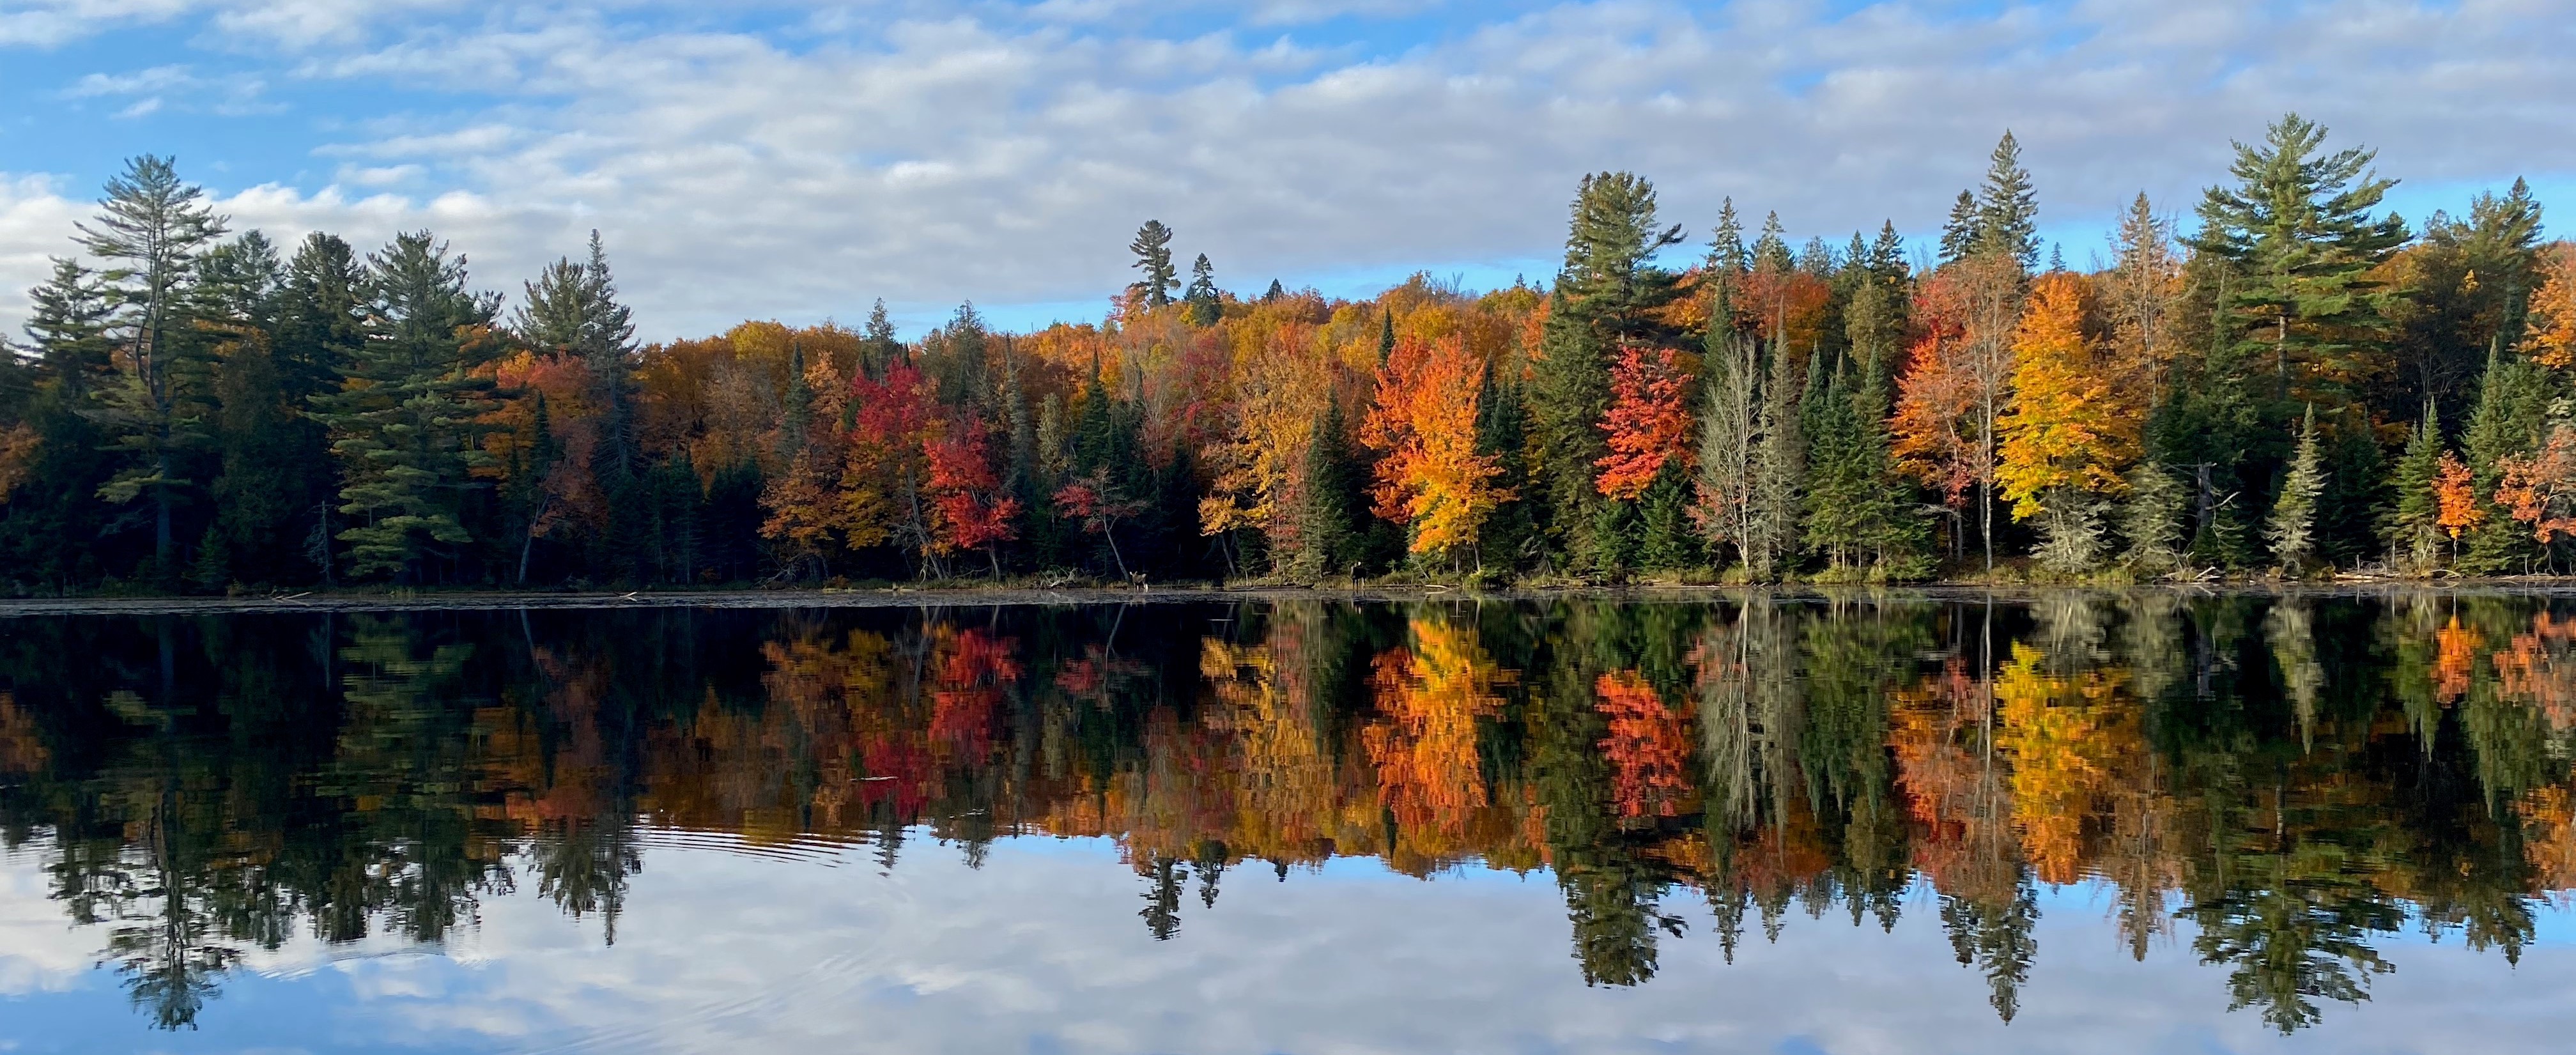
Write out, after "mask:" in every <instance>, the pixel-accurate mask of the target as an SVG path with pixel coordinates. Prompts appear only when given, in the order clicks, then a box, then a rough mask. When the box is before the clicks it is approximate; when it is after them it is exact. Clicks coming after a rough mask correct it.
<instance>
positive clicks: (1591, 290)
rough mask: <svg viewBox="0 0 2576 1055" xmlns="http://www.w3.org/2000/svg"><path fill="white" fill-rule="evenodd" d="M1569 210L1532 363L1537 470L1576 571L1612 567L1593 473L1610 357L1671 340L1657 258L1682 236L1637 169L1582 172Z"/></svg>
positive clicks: (1602, 449) (1667, 290)
mask: <svg viewBox="0 0 2576 1055" xmlns="http://www.w3.org/2000/svg"><path fill="white" fill-rule="evenodd" d="M1570 212H1571V216H1570V219H1569V221H1568V223H1567V227H1566V238H1565V264H1564V267H1563V268H1562V269H1560V270H1559V271H1558V272H1557V281H1556V287H1555V289H1554V290H1552V291H1551V293H1550V295H1549V299H1548V308H1547V316H1546V322H1545V323H1544V324H1543V325H1542V327H1541V331H1540V338H1539V356H1538V361H1537V363H1535V364H1534V365H1533V368H1532V373H1533V374H1534V375H1535V377H1534V381H1535V384H1534V385H1533V386H1532V389H1531V393H1530V395H1531V401H1530V402H1531V411H1532V414H1531V417H1532V419H1533V424H1534V425H1536V426H1537V428H1536V432H1537V438H1538V452H1539V453H1538V458H1537V465H1536V466H1535V467H1536V468H1537V469H1538V470H1540V471H1541V472H1544V473H1546V474H1547V481H1546V482H1547V488H1546V492H1547V493H1546V497H1547V505H1548V509H1549V517H1550V522H1549V525H1548V526H1549V530H1550V532H1551V533H1552V534H1554V535H1555V536H1557V537H1558V538H1559V539H1560V540H1561V541H1562V544H1563V547H1564V551H1565V552H1566V554H1567V556H1568V557H1570V558H1571V560H1572V562H1573V563H1574V564H1575V565H1576V566H1577V567H1583V568H1593V569H1596V570H1606V569H1603V568H1602V565H1604V563H1605V560H1604V558H1605V556H1607V552H1608V543H1609V540H1607V539H1605V538H1603V537H1602V536H1601V533H1600V531H1599V529H1598V523H1599V521H1600V514H1601V497H1600V492H1599V490H1598V488H1597V487H1596V485H1595V483H1594V480H1593V472H1594V466H1595V465H1596V464H1597V463H1598V462H1599V460H1600V459H1601V458H1602V457H1604V456H1606V455H1607V454H1608V448H1607V446H1606V444H1605V443H1604V442H1603V440H1604V437H1603V435H1602V433H1601V430H1600V428H1599V424H1600V422H1601V420H1602V415H1603V414H1605V413H1607V412H1608V410H1609V408H1610V401H1611V398H1612V393H1611V390H1610V357H1611V355H1612V352H1613V350H1614V349H1616V348H1618V347H1620V346H1621V345H1622V344H1623V343H1636V344H1644V345H1661V344H1664V343H1665V339H1666V338H1667V337H1668V336H1669V334H1668V333H1667V332H1666V331H1667V327H1666V324H1665V323H1664V321H1663V320H1662V318H1661V313H1660V311H1659V309H1661V308H1662V307H1663V306H1664V305H1665V304H1667V303H1669V302H1670V301H1671V299H1672V297H1673V296H1674V286H1673V278H1672V276H1671V275H1670V274H1668V273H1666V272H1664V271H1663V270H1662V269H1660V268H1658V267H1656V266H1655V265H1654V254H1655V253H1656V252H1657V251H1659V250H1661V249H1663V248H1664V247H1665V246H1669V245H1673V244H1676V243H1678V242H1679V241H1681V237H1682V236H1681V228H1680V227H1679V226H1678V225H1676V226H1673V227H1670V228H1662V227H1660V226H1659V224H1658V221H1657V220H1656V218H1655V212H1656V200H1655V188H1654V184H1652V183H1650V182H1648V181H1646V180H1644V179H1642V178H1639V177H1638V176H1636V175H1634V174H1631V173H1626V172H1601V173H1595V174H1592V175H1588V176H1585V177H1583V180H1582V182H1581V184H1580V185H1579V186H1578V187H1577V188H1576V191H1575V197H1574V203H1573V206H1572V208H1571V210H1570Z"/></svg>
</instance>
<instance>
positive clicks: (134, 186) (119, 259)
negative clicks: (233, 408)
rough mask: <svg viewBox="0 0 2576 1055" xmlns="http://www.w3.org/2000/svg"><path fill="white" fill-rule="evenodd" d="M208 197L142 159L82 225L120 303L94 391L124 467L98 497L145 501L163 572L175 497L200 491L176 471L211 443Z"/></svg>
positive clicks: (218, 223) (85, 242) (158, 162)
mask: <svg viewBox="0 0 2576 1055" xmlns="http://www.w3.org/2000/svg"><path fill="white" fill-rule="evenodd" d="M205 196H206V195H205V191H204V190H202V189H200V188H198V187H196V186H193V185H190V184H187V183H182V182H180V180H179V172H178V169H177V168H175V167H174V166H172V164H171V163H170V160H169V159H167V158H161V157H155V156H152V155H150V154H146V155H143V156H141V157H136V158H132V159H129V160H128V161H127V162H126V165H125V171H124V172H122V173H120V174H118V175H117V176H115V177H113V178H111V179H109V180H108V181H107V196H106V197H104V198H102V199H100V200H99V213H98V216H97V217H96V218H95V219H94V220H92V221H90V222H88V223H83V224H81V225H79V230H80V239H79V241H80V247H81V251H82V252H85V253H88V254H90V255H91V256H93V257H97V258H98V259H100V260H103V261H107V262H108V263H109V265H110V267H109V268H108V270H107V272H106V273H105V275H104V277H105V279H106V283H107V289H108V291H109V296H110V297H111V298H112V299H113V300H114V302H115V303H116V304H117V306H118V309H117V312H116V314H115V315H114V316H113V321H112V329H111V333H112V334H113V338H114V340H115V342H116V344H117V347H118V348H119V349H120V354H119V355H118V357H117V358H118V361H119V363H120V365H121V370H120V372H119V374H118V376H117V377H116V379H115V381H114V382H112V383H110V384H108V385H106V386H104V387H103V388H102V389H101V390H100V391H99V392H98V398H99V400H100V402H101V404H102V407H101V409H100V410H98V411H96V412H95V416H96V418H97V420H98V421H99V422H100V423H101V424H102V425H104V426H105V427H106V429H107V431H108V434H109V436H110V437H111V438H110V440H109V443H110V445H111V446H112V447H114V448H115V449H116V450H117V451H119V452H121V453H123V454H124V455H125V456H126V458H127V465H126V468H125V470H124V471H123V472H120V473H118V474H117V476H116V478H115V479H113V480H110V481H109V482H108V483H107V485H106V486H104V487H102V488H100V489H99V496H100V497H102V498H105V499H107V500H108V501H110V502H113V503H117V504H120V505H121V504H124V503H127V502H132V501H135V500H136V499H138V498H149V499H150V500H151V502H152V552H153V563H154V567H155V569H156V573H157V574H160V575H164V576H168V575H172V574H175V573H176V572H177V571H178V569H177V568H176V567H175V566H174V565H173V563H172V561H173V560H174V540H173V539H172V537H171V530H172V523H171V521H172V517H173V516H174V515H175V513H176V511H177V506H178V503H179V501H180V497H181V492H183V491H186V490H189V489H192V488H194V487H195V486H196V483H195V482H194V481H191V480H189V479H187V478H186V477H185V476H184V475H182V474H183V473H184V472H185V470H186V466H185V464H184V463H185V460H186V458H187V457H188V455H189V454H190V453H191V452H192V451H194V450H196V449H197V448H199V447H201V446H203V445H204V444H205V443H206V441H207V439H208V438H209V434H208V432H207V430H206V418H207V416H208V415H209V414H210V413H211V411H212V408H211V406H210V397H211V395H212V393H211V392H210V391H208V389H209V387H210V385H209V382H210V380H211V378H210V377H209V373H210V371H209V369H208V366H209V364H208V362H207V359H206V355H205V349H204V347H203V342H202V341H200V340H198V339H197V338H196V335H195V334H194V333H193V332H192V331H193V321H192V319H191V318H190V314H191V313H190V311H189V308H190V304H189V301H190V297H191V294H192V290H191V288H190V287H191V286H192V285H193V284H194V282H195V280H196V277H197V275H196V266H197V258H198V256H199V255H200V254H202V253H204V252H205V251H206V249H207V248H208V247H210V246H211V245H212V244H213V242H214V240H215V239H217V238H220V237H222V236H223V234H224V225H225V223H226V221H225V219H224V218H223V217H221V216H217V215H215V213H214V210H213V209H212V208H210V207H208V206H207V205H206V203H205Z"/></svg>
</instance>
